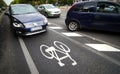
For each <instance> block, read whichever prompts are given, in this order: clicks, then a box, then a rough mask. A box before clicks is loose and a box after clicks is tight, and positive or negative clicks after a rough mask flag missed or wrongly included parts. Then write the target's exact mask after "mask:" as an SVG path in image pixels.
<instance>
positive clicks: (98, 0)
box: [76, 0, 120, 5]
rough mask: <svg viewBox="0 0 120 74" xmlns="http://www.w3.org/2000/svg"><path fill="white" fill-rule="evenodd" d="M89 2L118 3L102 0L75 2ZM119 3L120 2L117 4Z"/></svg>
mask: <svg viewBox="0 0 120 74" xmlns="http://www.w3.org/2000/svg"><path fill="white" fill-rule="evenodd" d="M90 2H94V3H98V2H108V3H114V4H119V3H116V2H113V1H103V0H96V1H83V2H77V3H76V4H81V3H90ZM119 5H120V4H119Z"/></svg>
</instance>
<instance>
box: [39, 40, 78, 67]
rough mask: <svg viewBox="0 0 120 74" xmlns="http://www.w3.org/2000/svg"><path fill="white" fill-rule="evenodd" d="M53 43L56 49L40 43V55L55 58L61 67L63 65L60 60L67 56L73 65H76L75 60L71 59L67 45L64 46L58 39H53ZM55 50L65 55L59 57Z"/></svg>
mask: <svg viewBox="0 0 120 74" xmlns="http://www.w3.org/2000/svg"><path fill="white" fill-rule="evenodd" d="M54 45H55V47H56V48H57V49H56V48H55V47H53V46H51V47H49V46H47V45H44V44H43V45H41V46H40V51H41V53H42V55H43V56H45V57H46V58H48V59H53V58H55V59H56V60H57V61H58V64H59V65H60V66H61V67H62V66H64V65H65V64H64V63H62V62H61V60H63V59H65V58H69V59H70V60H71V61H72V65H73V66H75V65H77V62H76V61H75V60H74V59H72V57H71V56H70V55H69V52H70V49H69V47H68V46H66V45H65V44H64V43H62V42H59V41H54ZM57 52H59V53H62V54H64V55H65V56H63V57H59V56H58V54H57Z"/></svg>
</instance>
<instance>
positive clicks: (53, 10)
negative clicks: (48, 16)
mask: <svg viewBox="0 0 120 74" xmlns="http://www.w3.org/2000/svg"><path fill="white" fill-rule="evenodd" d="M47 11H52V12H56V11H60V9H58V8H53V9H47Z"/></svg>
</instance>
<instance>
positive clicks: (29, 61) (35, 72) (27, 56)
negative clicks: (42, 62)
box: [18, 37, 39, 74]
mask: <svg viewBox="0 0 120 74" xmlns="http://www.w3.org/2000/svg"><path fill="white" fill-rule="evenodd" d="M18 40H19V42H20V45H21V48H22V51H23V54H24V56H25V59H26V62H27V64H28V67H29V69H30V72H31V74H39V72H38V70H37V68H36V66H35V64H34V62H33V59H32V57H31V55H30V53H29V51H28V49H27V47H26V45H25V43H24V41H23V39H22V38H20V37H18Z"/></svg>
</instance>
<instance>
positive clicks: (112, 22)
mask: <svg viewBox="0 0 120 74" xmlns="http://www.w3.org/2000/svg"><path fill="white" fill-rule="evenodd" d="M101 8H103V9H101ZM118 9H119V5H116V4H114V3H109V2H98V4H97V8H96V11H97V12H96V13H94V19H95V20H94V23H93V25H92V26H93V28H95V29H102V30H109V31H117V30H119V29H120V27H119V24H120V14H119V10H118Z"/></svg>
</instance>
